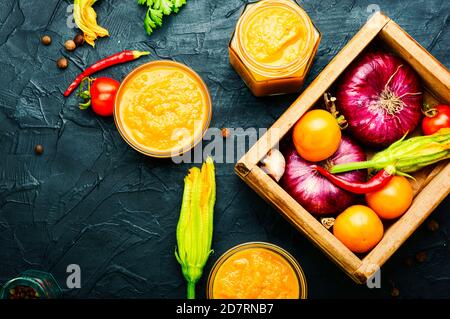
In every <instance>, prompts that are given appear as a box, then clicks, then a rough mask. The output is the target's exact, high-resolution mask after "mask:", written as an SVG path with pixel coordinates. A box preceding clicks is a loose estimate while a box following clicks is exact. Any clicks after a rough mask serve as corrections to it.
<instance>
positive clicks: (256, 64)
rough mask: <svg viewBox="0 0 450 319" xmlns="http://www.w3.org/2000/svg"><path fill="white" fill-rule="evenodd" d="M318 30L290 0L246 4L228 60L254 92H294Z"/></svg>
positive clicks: (312, 51)
mask: <svg viewBox="0 0 450 319" xmlns="http://www.w3.org/2000/svg"><path fill="white" fill-rule="evenodd" d="M320 38H321V34H320V32H319V30H318V29H317V28H316V27H315V26H314V24H313V23H312V21H311V19H310V18H309V16H308V14H307V13H306V12H305V11H304V10H303V9H302V8H301V7H300V6H299V5H298V4H297V3H296V2H294V1H292V0H261V1H259V2H257V3H251V4H248V5H247V6H246V7H245V9H244V11H243V13H242V15H241V17H240V18H239V21H238V23H237V25H236V29H235V32H234V34H233V37H232V39H231V41H230V44H229V47H228V49H229V54H230V63H231V65H232V66H233V67H234V69H235V70H236V72H237V73H238V74H239V75H240V76H241V77H242V79H243V80H244V82H245V83H246V84H247V86H248V87H249V88H250V90H251V91H252V92H253V94H254V95H255V96H265V95H275V94H284V93H294V92H298V91H299V90H300V89H301V87H302V85H303V83H304V80H305V77H306V74H307V72H308V70H309V69H310V67H311V64H312V61H313V59H314V56H315V54H316V52H317V48H318V46H319V42H320Z"/></svg>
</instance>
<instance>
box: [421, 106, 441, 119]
mask: <svg viewBox="0 0 450 319" xmlns="http://www.w3.org/2000/svg"><path fill="white" fill-rule="evenodd" d="M422 114H423V115H425V116H426V117H435V116H436V114H437V110H436V108H435V107H433V106H430V105H429V104H424V105H423V107H422Z"/></svg>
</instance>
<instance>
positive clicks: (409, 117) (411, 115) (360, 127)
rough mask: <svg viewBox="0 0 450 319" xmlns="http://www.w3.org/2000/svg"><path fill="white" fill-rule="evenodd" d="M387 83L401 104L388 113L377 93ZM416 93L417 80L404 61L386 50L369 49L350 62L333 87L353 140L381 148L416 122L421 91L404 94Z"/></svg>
mask: <svg viewBox="0 0 450 319" xmlns="http://www.w3.org/2000/svg"><path fill="white" fill-rule="evenodd" d="M400 65H402V66H401V67H400V68H399V66H400ZM397 69H398V71H397ZM396 71H397V72H396ZM393 74H395V75H394V76H393V77H392V79H391V80H390V81H389V79H390V78H391V76H392V75H393ZM388 82H389V84H388V85H387V87H388V88H389V89H390V91H391V92H392V93H394V94H395V95H396V96H397V97H400V99H401V101H403V103H404V106H403V108H402V109H401V110H399V111H395V112H392V113H388V112H387V111H386V108H383V107H382V106H381V104H380V100H381V99H380V96H381V93H382V92H383V90H385V87H386V83H388ZM420 92H422V87H421V84H420V80H419V78H418V76H417V75H416V73H415V71H414V70H413V69H412V68H411V67H410V66H409V65H408V64H407V63H406V62H405V61H403V60H402V59H400V58H398V57H396V56H394V55H392V54H389V53H384V52H371V53H368V54H366V55H364V56H363V57H361V58H360V59H359V60H358V61H357V62H355V63H353V64H352V65H351V66H350V67H349V69H348V71H347V72H346V73H345V74H344V77H343V78H342V80H341V81H340V83H339V85H338V87H337V92H336V98H337V101H336V103H337V108H338V110H339V111H340V112H341V114H343V115H344V116H345V118H346V120H347V122H348V124H349V127H348V129H349V131H350V133H351V134H352V135H353V136H354V137H355V138H356V139H358V140H359V141H360V142H361V143H363V144H366V145H368V146H371V147H375V148H384V147H387V146H389V145H390V144H392V143H394V142H395V141H397V140H399V139H400V138H401V137H403V136H404V135H405V134H406V133H407V132H412V131H413V130H414V129H415V127H416V126H417V124H419V121H420V118H421V108H422V99H423V97H422V94H416V95H411V94H407V93H420ZM405 94H407V95H405Z"/></svg>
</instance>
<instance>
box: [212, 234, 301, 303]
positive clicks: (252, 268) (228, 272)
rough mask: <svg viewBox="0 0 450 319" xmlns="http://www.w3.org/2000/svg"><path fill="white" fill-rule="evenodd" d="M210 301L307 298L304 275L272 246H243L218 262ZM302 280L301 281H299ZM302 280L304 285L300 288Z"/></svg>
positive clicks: (289, 259)
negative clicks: (212, 299)
mask: <svg viewBox="0 0 450 319" xmlns="http://www.w3.org/2000/svg"><path fill="white" fill-rule="evenodd" d="M214 268H215V269H213V271H212V273H211V276H210V279H209V284H208V286H209V288H208V289H209V291H208V294H209V296H208V297H209V298H214V299H298V298H300V297H302V298H304V297H306V283H305V281H304V277H303V272H302V271H301V269H300V268H299V266H298V265H297V263H296V261H295V260H294V259H293V258H292V257H290V255H289V254H287V253H286V252H285V251H283V250H281V248H278V247H276V246H273V245H270V244H265V243H262V244H255V243H251V244H244V245H241V246H238V247H237V248H235V249H232V250H231V251H229V252H228V253H226V254H225V255H224V256H222V257H221V259H220V260H219V261H218V262H217V264H216V265H215V266H214ZM299 277H301V278H299ZM300 280H301V281H302V283H303V284H304V285H302V286H301V285H300Z"/></svg>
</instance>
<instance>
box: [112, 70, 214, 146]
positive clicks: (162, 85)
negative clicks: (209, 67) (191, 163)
mask: <svg viewBox="0 0 450 319" xmlns="http://www.w3.org/2000/svg"><path fill="white" fill-rule="evenodd" d="M122 92H123V93H122V94H121V96H120V97H119V105H120V107H119V122H121V123H122V126H123V130H124V132H125V134H126V135H127V136H128V138H129V139H130V140H131V141H130V142H131V143H132V144H135V146H138V147H139V148H141V149H144V150H149V151H152V152H156V153H158V152H170V151H171V150H177V149H180V148H182V147H186V146H189V145H190V144H192V143H193V142H194V139H195V138H197V137H198V136H199V135H201V134H202V130H203V126H204V124H205V121H207V118H208V114H209V113H208V102H207V96H206V92H205V91H204V88H203V86H202V85H201V83H200V82H199V80H197V79H196V78H195V77H194V76H193V75H192V74H190V73H189V72H187V71H186V70H184V69H183V68H181V67H178V66H176V65H171V64H164V63H161V64H154V65H151V66H149V67H148V68H143V69H141V70H140V71H138V72H137V73H135V74H132V75H131V77H130V78H129V79H128V81H126V82H125V83H124V87H123V88H122Z"/></svg>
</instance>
